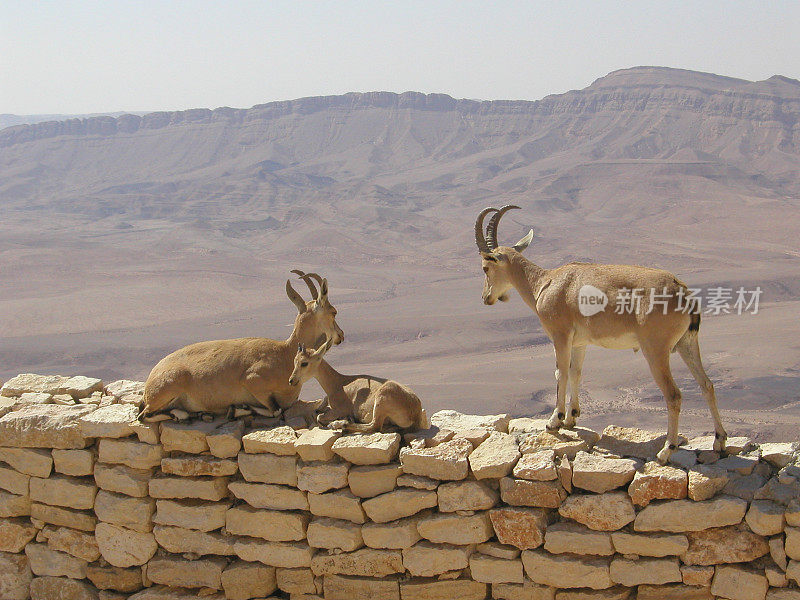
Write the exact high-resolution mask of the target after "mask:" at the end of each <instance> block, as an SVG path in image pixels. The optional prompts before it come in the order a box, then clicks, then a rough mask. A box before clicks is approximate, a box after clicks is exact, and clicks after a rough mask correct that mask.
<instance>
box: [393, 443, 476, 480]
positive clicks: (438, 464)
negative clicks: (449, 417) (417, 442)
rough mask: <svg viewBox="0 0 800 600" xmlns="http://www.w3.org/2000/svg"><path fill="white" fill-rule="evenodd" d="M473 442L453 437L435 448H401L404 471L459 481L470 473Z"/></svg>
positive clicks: (401, 461)
mask: <svg viewBox="0 0 800 600" xmlns="http://www.w3.org/2000/svg"><path fill="white" fill-rule="evenodd" d="M471 452H472V444H471V443H470V442H469V441H467V440H466V439H463V438H459V439H453V440H450V441H448V442H444V443H442V444H439V445H438V446H434V447H433V448H419V449H414V448H410V447H405V448H402V449H401V450H400V464H401V465H402V466H403V472H404V473H410V474H412V475H422V476H423V477H430V478H431V479H439V480H452V481H457V480H461V479H464V478H466V476H467V474H468V473H469V455H470V453H471Z"/></svg>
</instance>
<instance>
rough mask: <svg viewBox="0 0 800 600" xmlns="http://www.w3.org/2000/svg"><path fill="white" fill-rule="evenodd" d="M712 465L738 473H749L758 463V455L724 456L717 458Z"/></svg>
mask: <svg viewBox="0 0 800 600" xmlns="http://www.w3.org/2000/svg"><path fill="white" fill-rule="evenodd" d="M714 465H715V466H717V467H719V468H721V469H725V470H726V471H733V472H734V473H738V474H739V475H750V473H752V472H753V469H755V468H756V465H758V456H736V455H731V456H726V457H725V458H722V459H720V460H718V461H717V462H716V463H714Z"/></svg>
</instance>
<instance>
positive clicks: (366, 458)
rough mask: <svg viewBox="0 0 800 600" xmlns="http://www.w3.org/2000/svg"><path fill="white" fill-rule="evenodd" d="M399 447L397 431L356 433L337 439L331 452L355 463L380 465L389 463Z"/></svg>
mask: <svg viewBox="0 0 800 600" xmlns="http://www.w3.org/2000/svg"><path fill="white" fill-rule="evenodd" d="M399 449H400V434H398V433H358V434H352V435H345V436H342V437H340V438H339V439H337V440H336V441H335V442H334V443H333V446H332V450H333V452H335V453H336V454H338V455H339V456H341V457H342V458H343V459H344V460H346V461H348V462H351V463H353V464H355V465H382V464H387V463H390V462H391V461H392V460H394V459H395V457H396V456H397V451H398V450H399Z"/></svg>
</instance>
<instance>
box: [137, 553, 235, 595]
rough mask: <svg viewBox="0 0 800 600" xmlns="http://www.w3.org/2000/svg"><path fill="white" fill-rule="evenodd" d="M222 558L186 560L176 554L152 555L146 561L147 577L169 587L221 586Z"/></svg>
mask: <svg viewBox="0 0 800 600" xmlns="http://www.w3.org/2000/svg"><path fill="white" fill-rule="evenodd" d="M226 565H227V561H226V560H225V559H224V558H220V557H213V558H201V559H197V560H186V559H184V558H180V557H176V556H164V557H154V558H153V559H151V560H150V562H148V563H147V578H148V579H149V580H150V581H152V582H153V583H160V584H162V585H168V586H170V587H188V588H210V589H213V590H218V589H221V588H222V570H223V569H224V568H225V566H226Z"/></svg>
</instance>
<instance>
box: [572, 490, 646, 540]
mask: <svg viewBox="0 0 800 600" xmlns="http://www.w3.org/2000/svg"><path fill="white" fill-rule="evenodd" d="M558 512H559V514H560V515H561V516H562V517H565V518H567V519H572V520H574V521H577V522H578V523H583V524H584V525H586V526H587V527H589V528H590V529H595V530H597V531H616V530H617V529H622V528H623V527H625V525H627V524H628V523H630V522H631V521H633V520H634V518H636V511H635V510H634V508H633V503H632V502H631V500H630V498H629V497H628V494H626V493H625V492H606V493H605V494H574V495H572V496H570V497H569V498H567V499H566V500H565V501H564V503H563V504H562V505H561V507H560V508H559V509H558Z"/></svg>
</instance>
